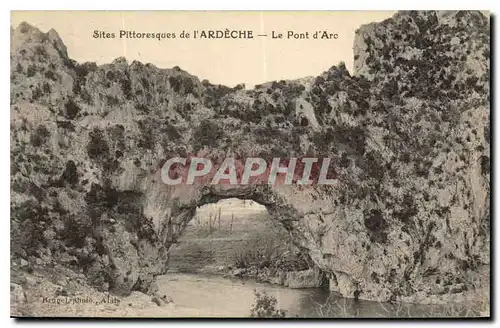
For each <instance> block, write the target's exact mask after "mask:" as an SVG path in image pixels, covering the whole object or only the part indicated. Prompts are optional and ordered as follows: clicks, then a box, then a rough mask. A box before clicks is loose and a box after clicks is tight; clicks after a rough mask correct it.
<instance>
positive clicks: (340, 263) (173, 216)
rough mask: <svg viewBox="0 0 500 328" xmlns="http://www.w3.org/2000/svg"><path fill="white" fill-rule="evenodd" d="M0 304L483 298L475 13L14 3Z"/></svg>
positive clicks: (208, 305) (484, 196) (484, 303)
mask: <svg viewBox="0 0 500 328" xmlns="http://www.w3.org/2000/svg"><path fill="white" fill-rule="evenodd" d="M10 35H11V42H10V149H11V151H10V168H11V172H10V174H11V200H10V206H11V207H10V211H11V218H10V236H11V249H10V259H11V268H10V273H11V282H10V291H11V316H13V317H22V318H24V317H80V318H87V317H106V318H122V317H130V318H132V317H135V318H137V317H139V318H173V317H182V318H199V317H202V318H208V317H215V318H235V317H239V318H240V317H243V318H324V319H329V318H352V319H357V318H394V319H397V318H407V317H411V318H429V317H431V318H442V317H447V318H463V317H477V318H489V317H490V284H491V283H490V263H491V262H490V238H491V235H490V163H491V161H490V157H491V155H490V142H491V140H490V77H489V76H490V75H489V74H490V14H489V12H484V11H352V12H350V11H339V12H335V11H330V12H319V11H318V12H314V11H307V12H291V11H283V12H279V11H264V12H259V11H248V12H244V11H238V12H236V11H235V12H216V11H199V12H196V11H195V12H184V11H151V12H147V11H136V12H134V11H123V12H122V11H88V12H87V11H13V12H11V34H10Z"/></svg>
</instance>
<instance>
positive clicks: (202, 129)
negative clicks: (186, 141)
mask: <svg viewBox="0 0 500 328" xmlns="http://www.w3.org/2000/svg"><path fill="white" fill-rule="evenodd" d="M223 136H224V132H223V130H222V128H221V127H220V126H219V125H218V124H217V123H215V122H211V121H203V122H201V123H200V125H198V127H197V128H195V129H194V131H193V149H194V151H195V152H197V151H198V150H200V149H202V148H203V147H210V148H214V147H216V146H217V142H218V140H219V139H221V138H222V137H223Z"/></svg>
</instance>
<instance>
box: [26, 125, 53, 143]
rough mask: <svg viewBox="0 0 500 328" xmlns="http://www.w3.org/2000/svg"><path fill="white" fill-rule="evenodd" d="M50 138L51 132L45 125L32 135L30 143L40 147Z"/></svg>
mask: <svg viewBox="0 0 500 328" xmlns="http://www.w3.org/2000/svg"><path fill="white" fill-rule="evenodd" d="M49 137H50V132H49V130H47V128H46V127H45V125H39V126H38V127H37V128H36V130H35V132H34V133H33V134H32V135H31V137H30V141H31V144H32V145H33V146H35V147H40V146H41V145H43V144H45V143H46V142H47V141H48V140H49Z"/></svg>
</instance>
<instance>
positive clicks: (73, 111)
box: [64, 99, 80, 120]
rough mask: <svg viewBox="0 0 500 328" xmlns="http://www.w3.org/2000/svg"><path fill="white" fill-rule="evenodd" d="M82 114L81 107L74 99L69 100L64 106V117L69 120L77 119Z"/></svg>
mask: <svg viewBox="0 0 500 328" xmlns="http://www.w3.org/2000/svg"><path fill="white" fill-rule="evenodd" d="M79 113H80V107H78V105H77V104H76V103H75V102H74V101H73V99H70V100H68V102H67V103H66V104H65V105H64V117H66V118H67V119H69V120H72V119H75V118H76V117H77V116H78V114H79Z"/></svg>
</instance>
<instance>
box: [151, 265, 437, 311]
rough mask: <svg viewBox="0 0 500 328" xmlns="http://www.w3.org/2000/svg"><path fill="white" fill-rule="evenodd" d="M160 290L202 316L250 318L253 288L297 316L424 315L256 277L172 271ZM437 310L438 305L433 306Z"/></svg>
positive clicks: (412, 306) (409, 308)
mask: <svg viewBox="0 0 500 328" xmlns="http://www.w3.org/2000/svg"><path fill="white" fill-rule="evenodd" d="M158 286H159V288H160V293H162V294H165V295H169V296H171V297H172V299H173V300H174V302H175V304H176V305H178V306H182V307H188V308H195V309H197V310H198V311H199V313H200V314H201V315H202V316H225V317H248V316H249V315H250V309H251V308H252V305H253V304H254V301H255V295H254V290H257V291H260V292H266V293H267V294H268V295H272V296H274V297H276V300H277V301H278V307H279V308H280V309H283V310H286V311H287V315H289V316H298V317H346V316H348V317H349V316H350V317H352V316H358V317H388V316H389V317H390V316H399V317H404V316H408V313H410V314H411V316H422V314H423V313H425V312H426V311H428V310H429V307H432V306H429V305H427V306H424V305H415V304H407V305H404V306H398V307H397V306H394V305H391V304H382V305H381V304H379V303H377V302H370V301H354V300H351V299H344V298H342V297H340V296H339V295H337V294H334V293H330V292H329V291H328V290H324V289H319V288H307V289H290V288H286V287H282V286H278V285H272V284H267V283H259V282H256V281H253V280H241V279H237V278H225V277H222V276H217V275H208V274H198V273H196V274H186V273H169V274H166V275H164V276H161V277H158ZM434 310H435V306H434Z"/></svg>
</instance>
